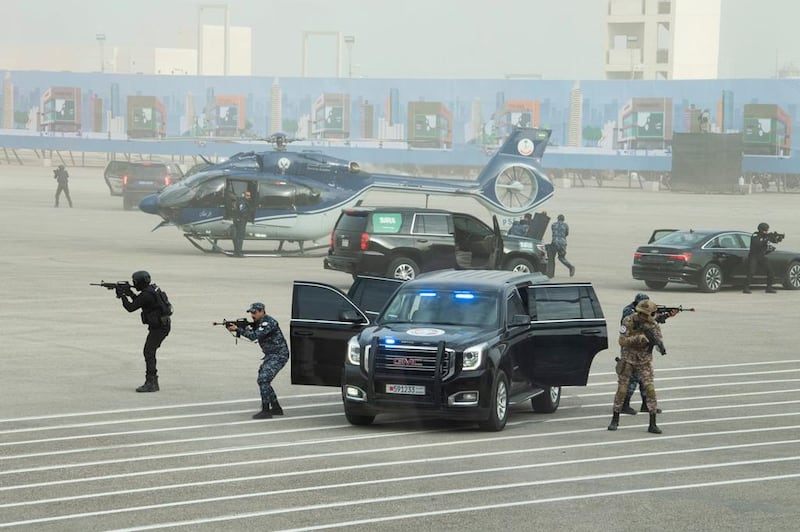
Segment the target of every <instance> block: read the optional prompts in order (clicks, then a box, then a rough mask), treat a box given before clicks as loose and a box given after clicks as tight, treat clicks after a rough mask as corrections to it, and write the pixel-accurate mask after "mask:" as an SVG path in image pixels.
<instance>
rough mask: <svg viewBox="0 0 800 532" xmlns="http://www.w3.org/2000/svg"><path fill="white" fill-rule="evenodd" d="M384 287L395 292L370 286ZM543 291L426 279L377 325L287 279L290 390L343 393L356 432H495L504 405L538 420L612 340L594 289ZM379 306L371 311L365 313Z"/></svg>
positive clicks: (493, 281) (442, 276)
mask: <svg viewBox="0 0 800 532" xmlns="http://www.w3.org/2000/svg"><path fill="white" fill-rule="evenodd" d="M360 280H361V278H359V279H357V280H356V282H357V283H358V282H359V281H360ZM381 281H383V282H386V283H399V281H397V280H395V279H375V278H373V279H371V280H370V282H371V283H373V284H374V285H377V284H378V283H380V282H381ZM548 281H549V278H548V277H546V276H544V275H542V274H540V273H520V272H509V271H493V270H472V271H458V270H443V271H437V272H432V273H427V274H423V275H420V276H419V277H417V278H416V279H413V280H410V281H406V282H404V283H402V284H400V286H399V288H397V291H395V292H394V293H393V295H392V296H391V297H390V298H389V301H388V302H387V303H386V305H385V307H383V310H382V311H381V312H380V314H379V315H377V317H372V316H370V315H369V314H368V312H367V311H366V310H367V309H363V308H361V307H360V306H359V305H358V304H357V303H356V302H355V301H353V300H352V299H350V298H348V297H347V296H345V295H344V294H343V293H342V292H340V291H339V290H337V289H336V288H334V287H332V286H328V285H324V284H321V283H312V282H305V281H295V283H294V289H293V294H292V319H291V325H290V335H291V349H292V351H291V358H292V364H291V368H292V383H293V384H313V385H322V386H338V387H341V390H342V401H343V403H344V412H345V416H346V417H347V420H348V421H349V422H350V423H351V424H354V425H368V424H370V423H372V422H373V420H374V419H375V416H376V415H378V414H385V413H400V414H412V415H415V416H417V415H427V416H433V417H440V418H448V419H456V420H467V421H476V422H478V424H479V425H480V427H481V428H482V429H484V430H490V431H499V430H502V429H503V427H505V425H506V421H507V420H508V413H509V407H510V406H511V405H514V404H520V403H522V402H525V401H528V400H530V401H531V404H532V407H533V409H534V410H535V411H537V412H543V413H552V412H555V411H556V409H557V408H558V406H559V403H560V401H561V387H562V386H585V385H586V382H587V379H588V376H589V369H590V367H591V364H592V360H593V359H594V357H595V355H596V354H597V353H598V352H599V351H601V350H603V349H606V348H607V347H608V331H607V327H606V322H605V319H604V317H603V311H602V309H601V307H600V303H599V301H598V299H597V295H596V294H595V291H594V288H593V287H592V285H591V284H590V283H566V284H564V283H558V284H555V283H552V284H551V283H548ZM391 286H396V284H395V285H391ZM351 291H352V289H351ZM389 291H390V290H388V289H386V290H383V291H382V292H381V293H383V294H386V293H389ZM361 292H362V293H365V291H363V290H362V291H361ZM367 292H368V293H371V294H375V293H377V292H378V290H377V287H375V288H373V289H370V290H369V291H367ZM379 299H380V298H379V297H376V296H374V295H373V296H371V301H369V302H367V303H369V304H370V305H371V306H372V310H374V308H375V307H376V306H377V305H378V304H379ZM363 303H364V301H363V298H362V304H363Z"/></svg>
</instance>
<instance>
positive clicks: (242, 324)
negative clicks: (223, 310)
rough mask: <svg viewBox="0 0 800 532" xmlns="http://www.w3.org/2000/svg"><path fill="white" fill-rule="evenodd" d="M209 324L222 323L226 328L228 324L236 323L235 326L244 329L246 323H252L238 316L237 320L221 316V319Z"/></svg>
mask: <svg viewBox="0 0 800 532" xmlns="http://www.w3.org/2000/svg"><path fill="white" fill-rule="evenodd" d="M211 325H222V326H224V327H225V328H226V329H227V328H228V325H236V326H237V327H240V328H242V329H244V328H245V327H247V326H248V325H252V322H250V321H247V318H239V319H238V320H226V319H225V318H222V321H215V322H213V323H212V324H211Z"/></svg>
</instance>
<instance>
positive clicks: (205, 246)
mask: <svg viewBox="0 0 800 532" xmlns="http://www.w3.org/2000/svg"><path fill="white" fill-rule="evenodd" d="M183 236H184V237H185V238H186V240H188V241H189V243H190V244H191V245H193V246H194V247H196V248H197V249H199V250H200V251H202V252H203V253H221V254H223V255H226V256H228V257H234V256H236V255H234V253H233V251H229V250H226V249H224V248H222V247H220V246H219V244H217V241H218V239H216V238H209V237H205V236H195V235H189V234H184V235H183ZM245 242H248V241H247V240H245ZM327 248H328V245H327V244H323V245H315V246H311V247H306V246H304V245H302V244H300V245H299V248H298V249H293V250H284V249H283V245H282V243H281V244H280V245H279V246H278V249H276V250H272V251H266V250H265V251H255V250H253V251H249V252H245V253H243V254H242V256H245V257H297V256H306V255H308V256H311V257H315V256H321V255H320V254H319V253H315V252H318V251H322V250H327Z"/></svg>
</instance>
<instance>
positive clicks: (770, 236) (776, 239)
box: [767, 231, 786, 244]
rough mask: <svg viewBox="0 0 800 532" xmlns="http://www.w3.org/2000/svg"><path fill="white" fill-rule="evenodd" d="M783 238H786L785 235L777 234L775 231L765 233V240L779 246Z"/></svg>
mask: <svg viewBox="0 0 800 532" xmlns="http://www.w3.org/2000/svg"><path fill="white" fill-rule="evenodd" d="M784 238H786V233H779V232H777V231H773V232H771V233H767V240H769V241H770V242H772V243H773V244H780V243H781V242H782V241H783V239H784Z"/></svg>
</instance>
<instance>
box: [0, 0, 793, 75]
mask: <svg viewBox="0 0 800 532" xmlns="http://www.w3.org/2000/svg"><path fill="white" fill-rule="evenodd" d="M680 1H687V0H680ZM688 1H692V0H688ZM201 3H205V4H219V3H223V2H221V1H220V2H215V1H213V0H212V1H197V0H136V1H132V0H1V1H0V6H2V11H3V14H4V17H3V18H4V22H5V24H4V25H3V26H4V27H3V30H2V32H0V46H8V45H19V44H22V43H30V44H31V45H54V46H57V45H69V46H78V45H80V46H93V45H95V44H96V41H95V34H96V33H104V34H105V35H106V47H107V49H108V47H111V46H115V45H118V46H124V47H164V48H194V47H195V46H196V35H197V30H196V28H197V6H198V5H199V4H201ZM227 4H228V5H229V6H230V21H231V24H232V25H234V26H250V27H252V28H253V47H254V52H253V73H254V74H255V75H263V76H273V75H274V76H299V75H300V73H301V58H302V53H301V51H302V34H303V31H341V32H343V33H345V34H348V35H353V36H355V38H356V42H355V46H354V48H353V63H354V64H355V65H357V66H356V67H354V71H355V74H357V75H363V76H366V77H389V78H392V77H398V78H406V77H426V78H429V77H442V78H476V77H477V78H497V77H503V76H505V75H506V74H519V73H523V74H531V73H538V74H541V75H542V76H543V77H544V78H545V79H601V78H602V77H603V49H604V47H603V45H604V39H605V27H604V22H605V18H604V15H605V13H606V6H607V2H606V0H494V1H493V2H478V1H475V0H401V1H396V0H395V1H388V0H280V1H276V0H228V1H227ZM722 10H723V12H722V31H721V43H720V56H721V57H720V69H719V73H720V77H734V78H748V77H771V76H774V74H775V67H776V58H777V62H778V63H779V64H780V65H781V66H783V65H784V64H786V63H789V62H793V63H795V64H796V65H798V66H800V39H798V38H797V36H796V32H797V21H798V20H800V2H798V1H797V0H722ZM222 20H223V18H222V12H221V11H211V12H209V13H208V14H206V15H205V16H204V22H205V23H208V24H221V23H222ZM328 46H329V44H328V43H326V42H325V41H324V40H317V41H316V42H315V43H314V44H313V46H312V47H311V55H312V64H311V69H312V70H311V73H312V74H316V75H334V69H333V66H332V65H333V52H332V51H330V52H328V53H329V54H330V55H329V56H328V57H330V59H329V60H326V52H327V50H325V48H327V47H328ZM326 69H327V71H326Z"/></svg>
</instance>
